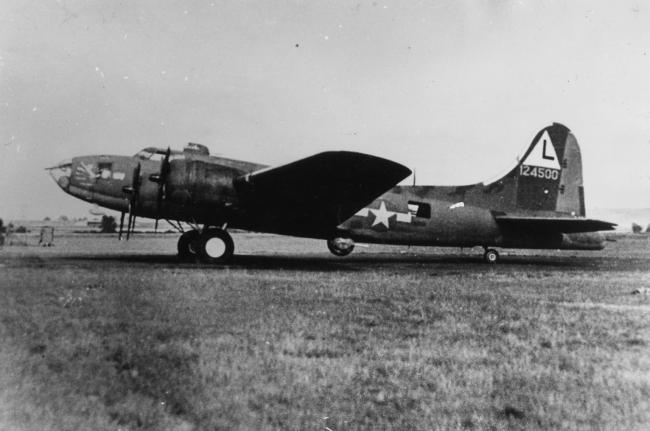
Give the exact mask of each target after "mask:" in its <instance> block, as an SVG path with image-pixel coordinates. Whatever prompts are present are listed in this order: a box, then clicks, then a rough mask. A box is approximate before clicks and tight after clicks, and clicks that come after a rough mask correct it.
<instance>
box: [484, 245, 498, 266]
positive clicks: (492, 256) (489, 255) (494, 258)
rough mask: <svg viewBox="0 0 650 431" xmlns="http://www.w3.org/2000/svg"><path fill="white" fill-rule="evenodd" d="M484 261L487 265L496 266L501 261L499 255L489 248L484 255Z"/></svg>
mask: <svg viewBox="0 0 650 431" xmlns="http://www.w3.org/2000/svg"><path fill="white" fill-rule="evenodd" d="M483 260H485V262H486V263H490V264H495V263H497V262H498V261H499V253H498V252H497V251H496V250H495V249H493V248H488V249H486V250H485V253H484V254H483Z"/></svg>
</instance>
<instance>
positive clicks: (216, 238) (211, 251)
mask: <svg viewBox="0 0 650 431" xmlns="http://www.w3.org/2000/svg"><path fill="white" fill-rule="evenodd" d="M234 253H235V244H234V242H233V240H232V237H231V236H230V234H229V233H228V232H226V231H225V230H223V229H207V230H205V231H204V232H203V233H201V235H200V236H199V240H198V241H197V254H198V256H199V258H200V259H201V261H203V262H205V263H228V262H230V261H232V257H233V255H234Z"/></svg>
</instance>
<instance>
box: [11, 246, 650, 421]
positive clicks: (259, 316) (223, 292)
mask: <svg viewBox="0 0 650 431" xmlns="http://www.w3.org/2000/svg"><path fill="white" fill-rule="evenodd" d="M640 238H641V239H635V238H634V237H629V236H628V237H621V238H620V239H619V241H617V242H613V243H609V244H608V249H606V250H604V251H602V252H589V253H587V252H580V253H572V252H562V253H560V252H539V251H527V252H522V251H516V252H509V253H508V252H506V253H505V255H504V256H503V260H502V263H500V264H498V265H496V266H489V265H486V264H483V263H481V261H480V253H479V252H478V251H477V250H473V251H465V252H464V253H461V252H459V251H458V250H457V249H449V250H444V249H435V248H431V249H425V248H412V249H407V248H401V247H397V248H392V247H381V246H373V247H371V248H368V249H364V248H360V249H358V250H356V251H355V253H353V255H351V256H349V257H348V258H343V259H341V258H335V257H333V256H330V255H329V254H328V252H327V251H326V247H325V244H323V243H322V242H317V241H310V240H302V239H293V238H283V237H277V236H271V235H251V234H238V235H236V236H235V242H236V245H237V250H238V253H239V255H238V256H237V258H236V260H235V263H234V264H233V265H230V266H227V267H209V266H205V265H199V264H189V263H185V264H181V263H177V262H176V261H175V259H174V255H173V253H174V249H175V241H176V237H175V236H173V235H159V236H146V237H140V238H138V239H137V240H135V241H130V242H129V243H125V242H121V243H118V242H117V241H115V240H114V238H112V237H105V236H99V235H70V236H66V237H63V238H57V245H56V246H55V247H52V248H40V247H35V246H27V247H5V248H4V249H2V250H0V277H1V278H0V289H1V298H2V299H1V300H0V335H1V336H2V340H3V343H2V344H1V345H0V429H2V430H14V429H15V430H76V429H78V430H117V429H122V430H135V429H146V430H221V429H224V430H229V429H242V430H247V429H282V430H310V429H313V430H327V429H330V430H353V429H368V430H378V429H422V430H428V429H494V430H502V429H626V430H629V429H638V430H644V429H650V331H649V330H650V295H644V294H641V295H632V294H631V292H632V291H633V290H634V289H636V288H643V287H648V288H650V271H649V269H650V240H648V239H647V237H640ZM444 253H446V254H444Z"/></svg>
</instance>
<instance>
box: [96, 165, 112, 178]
mask: <svg viewBox="0 0 650 431" xmlns="http://www.w3.org/2000/svg"><path fill="white" fill-rule="evenodd" d="M112 173H113V164H112V163H106V162H99V163H98V164H97V178H101V179H103V180H108V179H110V178H111V175H112Z"/></svg>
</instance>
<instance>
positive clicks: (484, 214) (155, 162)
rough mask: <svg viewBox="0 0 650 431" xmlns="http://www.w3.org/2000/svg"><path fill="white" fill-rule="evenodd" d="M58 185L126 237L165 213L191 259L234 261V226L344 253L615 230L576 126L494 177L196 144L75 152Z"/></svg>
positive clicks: (488, 248) (555, 244)
mask: <svg viewBox="0 0 650 431" xmlns="http://www.w3.org/2000/svg"><path fill="white" fill-rule="evenodd" d="M47 169H48V170H49V171H50V174H51V175H52V177H53V178H54V179H55V181H56V182H57V184H58V185H59V187H60V188H62V189H63V190H64V191H65V192H66V193H68V194H70V195H72V196H75V197H77V198H79V199H83V200H85V201H88V202H91V203H95V204H98V205H100V206H103V207H106V208H110V209H112V210H116V211H119V212H121V214H122V216H121V220H120V238H121V237H122V234H123V231H124V221H125V215H127V214H128V222H127V227H126V236H127V239H128V237H129V236H130V235H131V233H132V231H133V227H134V224H135V218H136V217H148V218H153V219H155V220H156V222H157V221H158V220H161V219H163V220H167V221H168V222H169V223H170V224H172V225H173V226H175V227H176V228H177V229H178V230H179V231H181V232H183V224H182V223H186V225H190V226H192V229H191V230H187V231H184V232H183V233H182V234H181V236H180V238H179V240H178V254H179V257H181V258H183V259H194V258H198V259H200V260H201V261H203V262H207V263H224V262H229V261H230V260H231V259H232V257H233V254H234V244H233V240H232V237H231V236H230V234H229V233H228V232H227V229H228V228H237V229H244V230H249V231H256V232H270V233H277V234H283V235H292V236H300V237H309V238H319V239H324V240H326V241H327V246H328V248H329V250H330V251H331V252H332V253H333V254H335V255H337V256H345V255H348V254H349V253H350V252H352V250H353V248H354V244H355V242H364V243H381V244H396V245H397V244H401V245H424V246H454V247H475V246H481V247H483V248H484V249H485V253H484V259H485V261H487V262H489V263H495V262H497V260H498V259H499V254H498V252H497V251H496V250H495V249H494V248H495V247H500V248H534V249H565V250H599V249H602V248H603V245H604V236H603V235H602V234H601V233H600V232H599V231H604V230H611V229H613V228H614V227H615V226H616V225H615V224H613V223H609V222H604V221H599V220H593V219H587V218H586V217H585V198H584V187H583V183H582V160H581V155H580V148H579V147H578V143H577V141H576V139H575V137H574V136H573V134H572V133H571V131H570V130H569V129H568V128H566V127H565V126H563V125H561V124H557V123H555V124H553V125H551V126H548V127H546V128H544V129H542V130H541V131H540V132H538V133H537V135H536V136H535V137H534V138H533V141H532V143H531V144H530V146H529V147H528V149H527V150H526V152H525V153H524V154H523V156H522V157H521V158H519V159H518V162H517V164H516V166H515V167H514V168H512V170H510V171H509V172H508V173H507V174H506V175H505V176H503V177H502V178H500V179H498V180H495V181H493V182H490V183H477V184H471V185H462V186H396V184H397V183H399V182H400V181H402V180H403V179H405V178H406V177H408V176H409V175H410V174H411V171H410V170H409V169H408V168H406V167H404V166H402V165H400V164H398V163H395V162H392V161H389V160H386V159H382V158H379V157H375V156H371V155H367V154H362V153H354V152H347V151H333V152H324V153H319V154H316V155H314V156H311V157H307V158H304V159H301V160H298V161H295V162H292V163H289V164H286V165H282V166H278V167H267V166H265V165H260V164H257V163H250V162H244V161H239V160H233V159H228V158H223V157H216V156H211V155H210V154H209V151H208V149H207V148H206V147H205V146H203V145H200V144H192V143H190V144H188V145H187V146H186V147H185V149H184V150H183V151H172V150H170V149H169V148H168V149H166V150H165V149H161V148H145V149H143V150H141V151H140V152H138V153H137V154H135V155H134V156H132V157H127V156H114V155H96V156H84V157H75V158H73V159H72V160H69V161H64V162H61V163H59V164H58V165H56V166H54V167H51V168H47Z"/></svg>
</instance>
